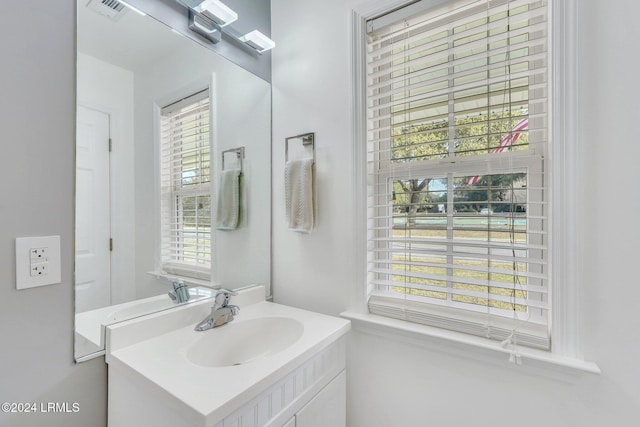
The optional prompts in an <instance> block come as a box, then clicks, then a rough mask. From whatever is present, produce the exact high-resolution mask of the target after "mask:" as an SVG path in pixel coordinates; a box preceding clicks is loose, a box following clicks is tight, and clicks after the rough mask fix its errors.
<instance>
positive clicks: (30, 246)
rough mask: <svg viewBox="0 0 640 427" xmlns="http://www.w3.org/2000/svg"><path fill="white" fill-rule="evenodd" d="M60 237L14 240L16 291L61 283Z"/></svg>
mask: <svg viewBox="0 0 640 427" xmlns="http://www.w3.org/2000/svg"><path fill="white" fill-rule="evenodd" d="M60 270H61V265H60V236H45V237H18V238H17V239H16V289H27V288H35V287H37V286H46V285H53V284H56V283H60V282H61V272H60Z"/></svg>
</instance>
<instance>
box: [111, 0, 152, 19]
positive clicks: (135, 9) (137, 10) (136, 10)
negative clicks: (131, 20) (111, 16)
mask: <svg viewBox="0 0 640 427" xmlns="http://www.w3.org/2000/svg"><path fill="white" fill-rule="evenodd" d="M118 2H119V3H121V4H123V5H125V6H126V7H128V8H129V9H131V10H133V11H134V12H136V13H138V14H140V15H142V16H147V14H146V13H144V12H143V11H141V10H140V9H138V8H137V7H133V6H131V5H130V4H129V3H127V2H126V1H122V0H118Z"/></svg>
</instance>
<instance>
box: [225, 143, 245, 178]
mask: <svg viewBox="0 0 640 427" xmlns="http://www.w3.org/2000/svg"><path fill="white" fill-rule="evenodd" d="M227 153H236V157H237V159H238V161H239V162H240V172H242V159H244V147H237V148H230V149H228V150H224V151H223V152H222V170H224V155H225V154H227Z"/></svg>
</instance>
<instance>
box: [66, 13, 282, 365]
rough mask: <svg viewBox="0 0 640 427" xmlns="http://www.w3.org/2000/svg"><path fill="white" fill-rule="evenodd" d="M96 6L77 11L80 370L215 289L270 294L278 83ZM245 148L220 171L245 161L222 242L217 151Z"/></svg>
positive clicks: (147, 20)
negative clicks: (119, 340) (122, 336)
mask: <svg viewBox="0 0 640 427" xmlns="http://www.w3.org/2000/svg"><path fill="white" fill-rule="evenodd" d="M92 3H101V2H100V1H96V0H92V1H90V2H88V5H87V2H86V1H84V0H83V1H81V2H80V4H79V5H78V56H77V103H78V106H77V130H76V140H77V142H76V159H77V163H76V272H75V276H76V302H75V306H76V331H75V332H76V340H75V357H76V360H77V361H82V360H86V359H89V358H91V357H95V356H97V355H100V354H103V352H104V325H107V324H111V323H113V322H118V321H122V320H126V319H129V318H132V317H136V316H140V315H144V314H148V313H151V312H156V311H159V310H165V309H169V308H172V307H177V306H179V305H180V304H183V303H185V302H188V301H194V300H198V299H202V298H208V297H210V296H211V292H212V291H211V288H217V287H220V286H224V287H225V288H230V289H239V288H241V287H246V286H250V285H253V284H259V285H264V286H265V288H266V290H267V291H266V292H267V295H268V294H270V264H271V262H270V234H271V232H270V223H271V218H270V212H271V188H270V176H271V171H270V167H271V162H270V159H271V154H270V153H271V127H270V126H271V87H270V85H269V83H267V82H265V81H264V80H262V79H260V78H258V77H256V76H255V75H253V74H251V73H249V72H248V71H246V70H244V69H242V68H240V67H239V66H237V65H235V64H233V63H231V62H229V61H228V60H226V59H224V58H222V57H221V56H219V55H217V54H216V53H214V52H212V51H210V50H208V49H206V48H204V47H202V46H200V45H198V44H197V43H195V42H193V41H191V40H189V39H187V38H185V37H182V36H180V35H178V34H177V33H175V32H172V31H171V29H170V28H168V27H166V26H165V25H163V24H162V23H160V22H157V21H155V20H154V19H153V18H151V17H149V16H140V15H138V14H136V13H135V12H133V11H131V10H130V9H127V8H124V9H122V10H121V11H120V12H118V13H117V14H116V15H115V16H105V15H104V14H103V13H100V11H97V10H95V8H94V6H93V5H92ZM237 147H244V158H241V157H240V156H237V157H236V156H233V155H228V154H227V156H226V157H225V169H229V168H239V167H240V161H242V176H241V179H240V183H241V186H240V192H239V193H240V196H239V197H240V201H239V206H238V207H239V210H238V211H239V217H238V221H237V226H236V227H233V228H231V229H230V230H223V229H224V228H225V227H221V229H220V230H218V229H217V228H216V201H217V197H218V196H217V194H218V190H219V188H220V187H219V185H220V184H219V179H218V177H219V176H220V174H221V172H222V170H221V164H222V158H221V153H222V152H224V151H227V150H230V149H234V148H237ZM182 283H185V284H186V288H185V287H182ZM185 291H188V294H187V293H185ZM187 300H188V301H187Z"/></svg>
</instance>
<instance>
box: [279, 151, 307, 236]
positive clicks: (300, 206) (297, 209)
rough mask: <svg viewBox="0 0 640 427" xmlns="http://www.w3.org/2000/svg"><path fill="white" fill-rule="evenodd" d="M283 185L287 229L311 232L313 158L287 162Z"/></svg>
mask: <svg viewBox="0 0 640 427" xmlns="http://www.w3.org/2000/svg"><path fill="white" fill-rule="evenodd" d="M284 185H285V202H286V210H287V226H288V228H289V230H291V231H298V232H301V233H309V232H311V230H313V226H314V202H313V199H314V194H313V160H312V159H303V160H292V161H290V162H287V164H286V167H285V174H284Z"/></svg>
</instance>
